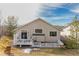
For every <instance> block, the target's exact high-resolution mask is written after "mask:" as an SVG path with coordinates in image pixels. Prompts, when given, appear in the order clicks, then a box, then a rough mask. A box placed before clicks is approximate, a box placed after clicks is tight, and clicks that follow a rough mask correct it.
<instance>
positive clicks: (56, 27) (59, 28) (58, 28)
mask: <svg viewBox="0 0 79 59" xmlns="http://www.w3.org/2000/svg"><path fill="white" fill-rule="evenodd" d="M37 20H41V21H43V22H44V23H46V24H48V25H50V26H52V27H54V28H55V29H57V30H59V31H61V28H62V26H56V25H52V24H50V23H48V22H46V21H45V20H43V19H41V18H37V19H35V20H33V21H31V22H29V23H27V24H25V25H23V26H20V27H18V28H16V29H15V31H16V30H18V29H21V28H23V27H25V26H27V25H29V24H31V23H33V22H35V21H37Z"/></svg>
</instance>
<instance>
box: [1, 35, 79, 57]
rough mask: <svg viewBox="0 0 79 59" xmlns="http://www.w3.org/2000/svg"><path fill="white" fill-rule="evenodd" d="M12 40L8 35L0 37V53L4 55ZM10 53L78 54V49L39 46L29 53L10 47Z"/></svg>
mask: <svg viewBox="0 0 79 59" xmlns="http://www.w3.org/2000/svg"><path fill="white" fill-rule="evenodd" d="M11 42H12V40H11V39H10V38H9V37H5V36H4V37H2V38H1V40H0V55H1V56H3V55H6V54H5V53H4V50H5V48H6V47H7V46H9V45H11V44H12V43H11ZM11 53H13V54H14V55H15V56H60V55H61V56H78V55H79V49H61V48H40V49H39V50H33V51H32V52H31V53H23V51H22V49H20V48H15V47H12V48H11Z"/></svg>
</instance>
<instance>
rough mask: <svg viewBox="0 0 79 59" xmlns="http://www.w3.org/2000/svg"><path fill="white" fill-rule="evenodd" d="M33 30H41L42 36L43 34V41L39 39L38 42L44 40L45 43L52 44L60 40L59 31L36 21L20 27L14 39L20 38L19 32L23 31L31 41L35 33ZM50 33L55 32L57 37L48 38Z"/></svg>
mask: <svg viewBox="0 0 79 59" xmlns="http://www.w3.org/2000/svg"><path fill="white" fill-rule="evenodd" d="M35 29H42V31H43V34H45V39H43V38H41V39H40V40H46V41H51V42H52V41H53V40H58V39H60V31H59V30H57V29H56V28H54V27H53V26H50V25H48V24H47V23H45V22H43V21H41V20H36V21H35V22H32V23H30V24H28V25H26V26H24V27H22V28H21V29H19V30H17V31H16V35H17V36H16V37H20V33H21V31H22V30H25V31H26V32H27V35H28V39H31V37H32V34H33V33H35ZM50 31H56V32H57V36H52V37H50V33H49V32H50ZM15 40H16V38H15Z"/></svg>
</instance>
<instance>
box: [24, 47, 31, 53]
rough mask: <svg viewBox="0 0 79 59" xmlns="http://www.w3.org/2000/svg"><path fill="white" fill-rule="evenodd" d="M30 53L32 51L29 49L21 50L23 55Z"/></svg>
mask: <svg viewBox="0 0 79 59" xmlns="http://www.w3.org/2000/svg"><path fill="white" fill-rule="evenodd" d="M31 51H32V49H31V48H26V49H23V52H24V53H30V52H31Z"/></svg>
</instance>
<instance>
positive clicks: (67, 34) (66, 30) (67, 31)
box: [61, 26, 71, 36]
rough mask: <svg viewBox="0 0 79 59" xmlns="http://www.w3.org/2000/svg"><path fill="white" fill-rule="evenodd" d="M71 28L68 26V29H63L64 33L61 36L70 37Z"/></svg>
mask: <svg viewBox="0 0 79 59" xmlns="http://www.w3.org/2000/svg"><path fill="white" fill-rule="evenodd" d="M70 28H71V27H70V26H68V27H66V28H65V29H63V30H62V31H61V35H62V36H69V35H70Z"/></svg>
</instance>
